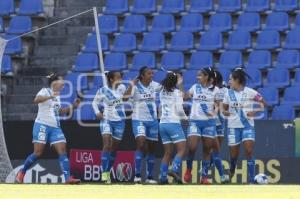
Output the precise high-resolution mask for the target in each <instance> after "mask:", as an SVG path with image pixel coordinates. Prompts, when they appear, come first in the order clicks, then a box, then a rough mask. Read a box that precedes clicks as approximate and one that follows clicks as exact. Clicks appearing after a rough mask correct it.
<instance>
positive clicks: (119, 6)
mask: <svg viewBox="0 0 300 199" xmlns="http://www.w3.org/2000/svg"><path fill="white" fill-rule="evenodd" d="M125 12H128V1H127V0H109V1H106V4H105V10H104V13H105V14H123V13H125Z"/></svg>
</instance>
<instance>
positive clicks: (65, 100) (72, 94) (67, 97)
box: [60, 82, 77, 107]
mask: <svg viewBox="0 0 300 199" xmlns="http://www.w3.org/2000/svg"><path fill="white" fill-rule="evenodd" d="M76 97H77V91H76V89H73V86H71V83H70V82H69V83H68V82H66V83H65V85H64V88H63V89H62V90H61V91H60V100H61V105H62V107H68V106H70V105H71V104H72V103H73V102H74V100H75V98H76Z"/></svg>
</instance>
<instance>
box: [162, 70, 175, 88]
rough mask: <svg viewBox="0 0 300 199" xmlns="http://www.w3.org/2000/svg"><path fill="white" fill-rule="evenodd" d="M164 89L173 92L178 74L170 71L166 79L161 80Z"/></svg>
mask: <svg viewBox="0 0 300 199" xmlns="http://www.w3.org/2000/svg"><path fill="white" fill-rule="evenodd" d="M161 85H162V89H163V90H164V91H167V92H173V91H174V89H175V88H176V85H177V74H176V73H174V72H168V73H167V75H166V77H165V79H163V80H162V82H161Z"/></svg>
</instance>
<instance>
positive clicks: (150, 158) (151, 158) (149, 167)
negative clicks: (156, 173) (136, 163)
mask: <svg viewBox="0 0 300 199" xmlns="http://www.w3.org/2000/svg"><path fill="white" fill-rule="evenodd" d="M146 159H147V177H148V178H149V177H153V167H154V159H155V156H154V154H148V155H147V158H146Z"/></svg>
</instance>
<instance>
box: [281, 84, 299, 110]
mask: <svg viewBox="0 0 300 199" xmlns="http://www.w3.org/2000/svg"><path fill="white" fill-rule="evenodd" d="M299 91H300V86H291V87H288V88H286V89H285V90H284V95H283V101H282V102H281V104H288V105H292V106H300V92H299Z"/></svg>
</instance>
